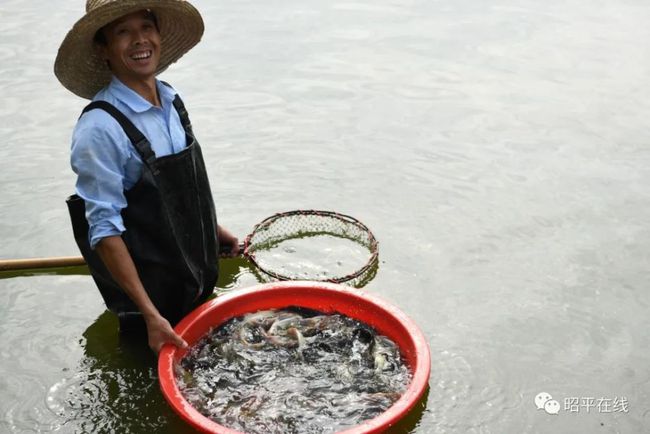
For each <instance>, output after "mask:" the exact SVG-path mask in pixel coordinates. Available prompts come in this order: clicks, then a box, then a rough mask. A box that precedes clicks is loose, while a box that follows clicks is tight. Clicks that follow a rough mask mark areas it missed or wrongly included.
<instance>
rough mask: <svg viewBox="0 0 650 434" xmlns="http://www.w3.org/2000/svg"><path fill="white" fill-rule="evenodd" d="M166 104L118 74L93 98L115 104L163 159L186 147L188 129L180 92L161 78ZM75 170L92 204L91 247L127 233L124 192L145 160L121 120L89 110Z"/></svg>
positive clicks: (75, 147) (78, 136)
mask: <svg viewBox="0 0 650 434" xmlns="http://www.w3.org/2000/svg"><path fill="white" fill-rule="evenodd" d="M156 86H157V87H158V94H159V96H160V102H161V107H156V106H154V105H152V104H151V103H149V102H148V101H147V100H145V99H144V98H143V97H141V96H140V95H139V94H137V93H136V92H135V91H133V90H132V89H130V88H128V87H127V86H126V85H124V84H123V83H122V82H121V81H120V80H118V79H117V78H115V77H113V80H112V81H111V82H110V84H109V85H108V86H107V87H105V88H104V89H102V90H101V91H99V93H97V95H95V97H94V98H93V101H97V100H102V101H107V102H109V103H111V104H113V105H114V106H115V107H116V108H117V109H118V110H120V111H121V112H122V113H124V114H125V115H126V117H128V118H129V120H131V122H133V124H134V125H135V126H136V127H137V128H138V129H139V130H140V131H141V132H142V133H143V134H144V135H145V137H146V138H147V139H149V142H150V143H151V148H152V149H153V151H154V153H155V154H156V156H157V157H162V156H164V155H169V154H175V153H177V152H179V151H181V150H182V149H184V148H185V146H186V140H185V131H184V130H183V126H182V125H181V121H180V119H179V117H178V113H177V112H176V110H175V109H174V107H173V105H172V101H173V100H174V97H175V95H176V91H175V90H173V89H172V88H170V87H168V86H165V85H164V84H162V83H160V81H158V80H156ZM70 164H71V165H72V170H73V171H74V172H75V173H76V174H77V184H76V193H77V194H78V195H79V196H80V197H81V198H83V199H84V201H85V202H86V219H87V220H88V225H89V227H90V230H89V233H88V237H89V241H90V246H91V247H92V248H95V246H96V245H97V243H98V242H99V241H100V240H101V239H102V238H105V237H108V236H113V235H120V234H121V233H122V232H124V231H125V229H126V228H125V227H124V222H123V221H122V216H121V214H120V213H121V212H122V209H124V208H125V207H126V198H125V197H124V191H126V190H129V189H130V188H131V187H133V186H134V185H135V183H136V182H138V180H139V179H140V176H141V174H142V165H143V163H142V160H141V158H140V155H138V152H137V151H136V150H135V148H134V147H133V145H132V144H131V141H130V140H129V138H128V137H127V136H126V134H125V133H124V130H123V129H122V127H121V126H120V124H118V123H117V121H116V120H115V119H114V118H113V117H112V116H111V115H109V114H108V113H106V112H105V111H104V110H99V109H95V110H91V111H89V112H87V113H85V114H84V115H83V116H81V118H80V119H79V121H78V122H77V125H76V127H75V129H74V132H73V134H72V153H71V156H70Z"/></svg>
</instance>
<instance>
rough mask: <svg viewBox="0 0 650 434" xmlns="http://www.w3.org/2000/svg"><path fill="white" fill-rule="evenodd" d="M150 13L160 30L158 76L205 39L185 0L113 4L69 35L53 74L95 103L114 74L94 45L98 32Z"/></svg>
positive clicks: (131, 0) (94, 12)
mask: <svg viewBox="0 0 650 434" xmlns="http://www.w3.org/2000/svg"><path fill="white" fill-rule="evenodd" d="M143 9H149V10H151V11H152V12H153V13H154V15H155V16H156V19H157V22H158V29H159V30H160V47H161V49H160V50H161V52H160V64H159V65H158V69H157V70H156V74H158V73H160V72H162V71H164V70H165V69H166V68H167V67H168V66H169V65H171V64H172V63H174V62H176V61H177V60H178V59H180V58H181V57H182V56H183V55H184V54H185V53H187V52H188V51H189V50H190V49H191V48H192V47H194V46H195V45H196V44H197V43H198V42H199V41H200V40H201V36H203V30H204V25H203V19H202V18H201V14H199V11H197V10H196V8H194V6H192V5H191V4H190V3H188V2H186V1H184V0H149V1H140V0H126V1H112V2H109V3H106V4H105V5H102V6H100V7H98V8H96V9H93V10H91V11H90V12H88V13H87V14H86V15H84V17H83V18H81V19H80V20H79V21H77V23H75V25H74V26H73V27H72V29H71V30H70V31H69V32H68V34H67V35H66V37H65V39H64V40H63V43H62V44H61V47H59V52H58V54H57V56H56V61H55V62H54V74H55V75H56V77H57V78H58V79H59V81H60V82H61V84H63V86H65V87H66V88H67V89H68V90H70V91H71V92H73V93H74V94H76V95H79V96H80V97H82V98H86V99H92V98H93V97H94V96H95V94H96V93H97V92H99V91H100V90H101V89H102V88H103V87H104V86H106V85H107V84H108V83H109V82H110V81H111V77H112V73H111V71H110V69H109V68H108V66H107V65H106V61H105V60H104V59H103V58H102V57H101V56H100V55H99V52H98V50H97V47H96V46H95V43H94V41H93V38H94V36H95V33H96V32H97V30H99V29H101V28H102V27H104V26H105V25H106V24H108V23H110V22H112V21H115V20H116V19H118V18H120V17H123V16H124V15H128V14H130V13H132V12H137V11H139V10H143Z"/></svg>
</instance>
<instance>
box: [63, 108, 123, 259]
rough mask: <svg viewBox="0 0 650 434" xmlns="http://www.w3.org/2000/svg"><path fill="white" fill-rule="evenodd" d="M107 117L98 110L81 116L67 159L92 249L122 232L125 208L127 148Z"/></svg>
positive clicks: (118, 128)
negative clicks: (102, 240) (82, 209)
mask: <svg viewBox="0 0 650 434" xmlns="http://www.w3.org/2000/svg"><path fill="white" fill-rule="evenodd" d="M106 116H109V115H108V114H106V113H104V112H103V111H101V110H93V111H91V112H88V113H86V114H85V115H84V116H82V118H81V119H80V121H79V123H78V124H77V127H76V128H75V131H74V133H73V137H72V151H71V155H70V164H71V166H72V170H73V171H74V172H75V173H76V174H77V183H76V192H77V194H78V195H79V196H80V197H81V198H82V199H84V201H85V203H86V220H88V226H89V232H88V239H89V242H90V246H91V247H92V248H93V249H94V248H95V246H96V245H97V243H98V242H99V241H100V240H101V239H102V238H105V237H108V236H114V235H120V234H121V233H122V232H124V230H125V227H124V222H123V221H122V216H121V212H122V209H124V208H125V207H126V198H125V196H124V189H125V188H124V184H125V170H126V161H127V159H128V158H129V153H128V145H129V144H128V139H127V138H126V136H125V135H124V133H123V132H122V130H121V127H120V126H119V124H117V123H116V122H115V121H114V120H113V119H107V118H106ZM113 124H114V125H113ZM125 140H126V141H127V142H126V143H125Z"/></svg>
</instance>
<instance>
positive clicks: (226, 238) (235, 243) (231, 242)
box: [217, 225, 239, 256]
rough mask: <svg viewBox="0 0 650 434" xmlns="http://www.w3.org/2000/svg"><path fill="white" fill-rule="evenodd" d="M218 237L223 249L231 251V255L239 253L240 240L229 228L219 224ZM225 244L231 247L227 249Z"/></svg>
mask: <svg viewBox="0 0 650 434" xmlns="http://www.w3.org/2000/svg"><path fill="white" fill-rule="evenodd" d="M217 238H218V239H219V245H220V246H221V247H223V250H225V251H226V252H230V254H229V256H237V255H239V240H238V239H237V237H236V236H234V235H233V234H231V233H230V232H229V231H228V230H227V229H225V228H224V227H222V226H219V225H217ZM225 246H228V247H230V248H229V249H227V248H225Z"/></svg>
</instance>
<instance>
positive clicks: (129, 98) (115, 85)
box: [108, 76, 175, 113]
mask: <svg viewBox="0 0 650 434" xmlns="http://www.w3.org/2000/svg"><path fill="white" fill-rule="evenodd" d="M156 87H157V88H158V95H159V96H160V99H161V103H162V106H163V107H166V106H168V105H169V104H171V102H172V101H173V100H174V96H175V94H174V92H173V91H172V89H171V88H170V87H168V86H165V85H164V84H162V83H161V82H160V81H159V80H158V79H156ZM108 91H109V92H110V93H111V94H112V95H113V96H114V97H115V98H116V99H117V100H119V101H120V102H122V103H124V104H125V105H126V106H127V107H129V108H130V109H131V110H133V111H134V112H136V113H142V112H145V111H147V110H149V109H151V108H153V107H154V106H153V105H152V104H151V103H150V102H149V101H147V100H146V99H144V98H143V97H142V96H140V94H138V93H137V92H136V91H134V90H133V89H131V88H130V87H128V86H127V85H125V84H124V83H122V82H121V81H120V79H119V78H117V77H115V76H113V78H112V79H111V82H110V84H109V85H108Z"/></svg>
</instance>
